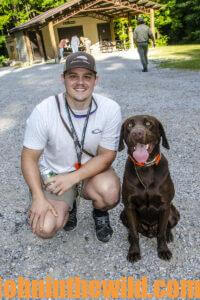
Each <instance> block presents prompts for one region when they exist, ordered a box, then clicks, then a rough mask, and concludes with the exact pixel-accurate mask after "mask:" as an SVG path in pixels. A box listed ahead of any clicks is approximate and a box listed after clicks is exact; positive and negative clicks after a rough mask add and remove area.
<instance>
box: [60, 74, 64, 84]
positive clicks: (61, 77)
mask: <svg viewBox="0 0 200 300" xmlns="http://www.w3.org/2000/svg"><path fill="white" fill-rule="evenodd" d="M60 79H61V81H62V83H64V81H65V76H64V74H63V73H62V74H61V75H60Z"/></svg>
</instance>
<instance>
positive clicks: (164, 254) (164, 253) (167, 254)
mask: <svg viewBox="0 0 200 300" xmlns="http://www.w3.org/2000/svg"><path fill="white" fill-rule="evenodd" d="M158 257H159V258H161V259H163V260H170V259H171V258H172V253H171V251H170V250H169V249H168V248H166V249H160V250H159V249H158Z"/></svg>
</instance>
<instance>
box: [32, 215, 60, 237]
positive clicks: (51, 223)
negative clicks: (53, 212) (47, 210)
mask: <svg viewBox="0 0 200 300" xmlns="http://www.w3.org/2000/svg"><path fill="white" fill-rule="evenodd" d="M56 231H57V228H56V222H55V220H53V219H52V218H47V217H46V218H45V220H44V224H43V228H42V229H40V227H39V225H38V226H37V228H36V232H35V233H36V235H37V236H39V237H41V238H43V239H49V238H52V237H53V236H54V235H55V233H56Z"/></svg>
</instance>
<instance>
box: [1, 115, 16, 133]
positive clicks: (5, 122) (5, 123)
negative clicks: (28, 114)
mask: <svg viewBox="0 0 200 300" xmlns="http://www.w3.org/2000/svg"><path fill="white" fill-rule="evenodd" d="M14 125H15V121H14V120H13V119H9V118H2V119H0V132H2V131H5V130H8V129H10V128H12V127H13V126H14Z"/></svg>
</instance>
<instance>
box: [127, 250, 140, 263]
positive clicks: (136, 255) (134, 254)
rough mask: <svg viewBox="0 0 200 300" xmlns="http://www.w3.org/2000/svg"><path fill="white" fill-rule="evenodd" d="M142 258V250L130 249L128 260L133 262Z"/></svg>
mask: <svg viewBox="0 0 200 300" xmlns="http://www.w3.org/2000/svg"><path fill="white" fill-rule="evenodd" d="M140 259H141V255H140V251H129V253H128V255H127V260H128V261H130V262H131V263H134V262H137V261H138V260H140Z"/></svg>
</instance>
